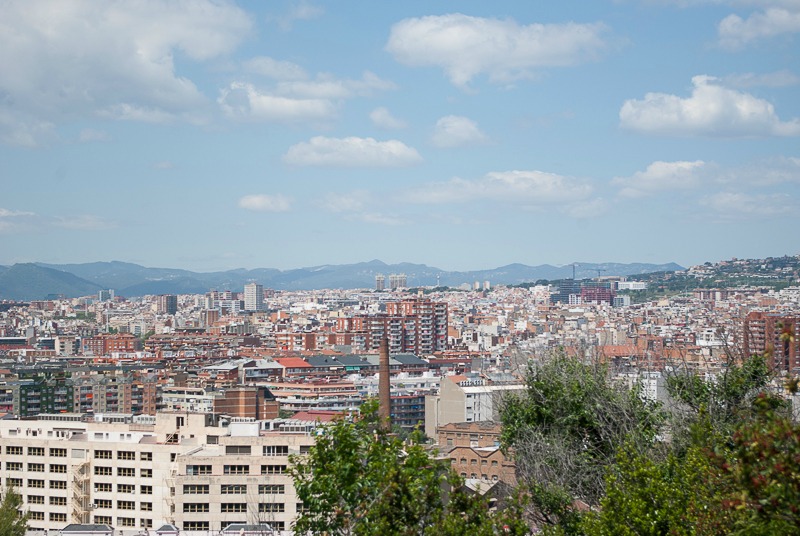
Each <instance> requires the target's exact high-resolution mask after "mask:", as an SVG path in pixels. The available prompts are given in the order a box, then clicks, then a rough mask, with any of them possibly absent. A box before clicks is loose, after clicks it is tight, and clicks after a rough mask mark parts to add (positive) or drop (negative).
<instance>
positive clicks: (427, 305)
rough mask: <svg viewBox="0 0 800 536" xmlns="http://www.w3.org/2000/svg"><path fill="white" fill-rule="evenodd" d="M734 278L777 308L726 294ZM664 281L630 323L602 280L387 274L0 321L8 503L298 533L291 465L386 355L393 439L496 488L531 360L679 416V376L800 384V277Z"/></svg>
mask: <svg viewBox="0 0 800 536" xmlns="http://www.w3.org/2000/svg"><path fill="white" fill-rule="evenodd" d="M726 273H727V274H737V276H742V275H748V274H749V275H750V276H751V277H756V276H757V275H758V276H760V277H761V278H763V279H764V280H770V279H771V280H772V281H773V286H772V287H770V286H768V285H758V286H753V285H751V286H745V285H739V286H726V285H725V283H724V280H723V279H718V278H720V277H721V276H723V275H724V274H726ZM671 275H672V276H674V277H677V276H680V275H683V276H686V277H692V278H695V279H696V280H697V281H698V284H697V288H694V289H693V290H690V291H688V292H680V293H678V294H674V295H669V294H668V293H665V294H664V295H663V296H661V297H660V298H656V299H653V300H650V301H644V302H639V300H638V299H637V294H641V293H644V292H646V291H647V290H648V288H647V287H648V283H647V282H644V281H635V280H629V279H628V278H627V277H624V276H613V275H611V276H608V275H605V274H603V273H602V272H601V273H600V274H598V276H596V277H594V278H591V279H583V280H579V279H566V280H563V281H561V282H559V283H558V284H553V285H551V284H534V283H531V284H528V285H518V286H505V285H497V286H495V285H493V284H492V282H491V281H475V282H473V283H470V284H465V285H463V288H443V287H427V288H417V289H409V288H408V287H407V279H406V275H405V274H379V275H377V276H375V280H374V285H373V287H372V288H365V289H351V290H314V291H276V290H274V289H269V288H265V287H264V286H263V285H261V284H259V283H257V282H252V283H248V284H245V285H244V287H243V288H242V289H236V290H212V291H209V292H206V293H204V294H181V295H175V294H164V295H147V296H142V297H129V298H128V297H123V296H118V295H116V293H115V290H114V289H104V290H101V291H99V292H98V293H97V294H96V295H91V296H83V297H78V298H60V299H47V300H32V301H29V302H14V301H4V302H0V310H2V313H0V355H1V356H2V363H3V365H2V380H0V412H3V413H5V414H6V418H5V419H0V449H2V452H3V454H4V456H3V460H4V462H3V463H4V471H5V472H4V475H5V476H4V482H3V484H6V485H13V486H15V487H16V488H17V489H19V490H20V493H22V495H23V497H24V501H25V506H26V508H27V510H28V513H29V526H30V528H31V529H32V530H60V529H62V528H64V526H66V525H67V524H69V523H85V524H99V525H109V526H113V527H116V528H117V529H119V530H122V531H126V530H127V531H137V530H142V529H145V530H155V529H159V530H161V531H162V532H163V531H165V530H173V529H169V528H167V529H165V528H164V527H165V526H166V527H180V528H181V530H182V531H184V532H188V533H192V532H193V531H200V532H204V533H208V532H213V533H216V532H219V531H222V530H223V529H225V528H226V527H228V526H229V525H236V526H238V525H241V524H244V525H247V526H250V525H258V524H260V523H263V522H266V521H268V524H269V526H270V527H271V529H272V530H275V531H284V530H289V529H290V528H291V527H292V524H293V522H294V521H295V519H296V516H297V515H299V513H300V512H301V506H300V501H299V500H298V498H297V496H296V494H295V491H294V487H293V481H292V478H291V476H290V475H289V474H288V465H289V463H290V462H289V460H290V456H292V455H302V454H304V453H307V452H308V449H309V448H311V446H312V445H313V444H314V438H315V433H316V432H315V430H317V429H318V428H319V427H321V426H325V424H327V423H330V422H331V420H332V419H336V418H337V416H338V415H347V414H351V413H353V412H355V411H358V409H359V407H360V406H361V405H362V404H363V403H364V402H365V401H366V400H369V399H370V398H376V397H377V396H378V394H379V376H380V374H379V368H380V359H379V349H380V346H381V343H382V341H386V342H387V348H388V356H389V357H388V358H387V361H388V367H387V369H388V371H389V378H388V380H389V386H390V387H389V389H390V419H391V423H392V426H393V427H394V428H395V429H396V430H398V432H400V433H410V432H412V431H413V430H415V429H420V430H424V432H425V434H426V436H427V437H429V438H431V441H432V444H433V445H435V446H436V448H437V449H438V452H440V454H439V456H441V457H443V458H444V459H447V460H449V461H450V462H451V467H452V468H453V470H455V471H456V472H457V473H458V474H459V475H460V476H461V477H463V478H465V479H467V481H469V482H476V483H477V485H478V486H480V485H483V486H488V487H492V486H497V485H498V483H502V484H505V485H514V484H515V483H516V476H515V469H514V461H513V459H510V458H509V457H508V456H507V455H506V453H505V452H504V451H503V450H501V449H500V448H499V438H500V433H501V430H500V427H499V424H498V421H499V407H500V400H501V399H502V397H503V396H504V395H506V394H507V393H519V392H522V391H523V390H524V389H525V383H524V382H525V373H526V371H527V366H528V362H529V360H531V359H535V358H536V357H537V356H539V357H541V356H545V355H547V354H548V353H549V352H553V351H556V350H558V349H561V350H563V351H564V352H566V354H567V355H570V356H574V358H575V359H579V358H581V359H582V358H585V357H591V359H594V360H597V361H598V362H602V363H605V364H607V365H608V366H609V367H610V370H611V371H612V374H613V375H614V377H616V378H618V379H619V380H621V381H623V382H626V383H627V384H630V385H634V384H636V383H637V382H641V383H642V385H644V391H643V392H644V394H645V396H646V397H648V398H650V399H652V400H653V401H664V400H666V399H668V398H669V395H668V393H667V390H666V381H667V377H668V371H669V370H670V369H671V368H672V367H677V366H680V367H685V368H687V369H688V370H690V371H691V373H692V374H697V375H699V376H701V377H704V376H713V375H715V374H719V373H720V371H721V370H722V369H723V368H724V367H726V366H728V363H729V361H728V360H729V359H730V358H731V355H732V353H731V352H732V351H735V352H740V353H741V355H750V354H758V353H764V352H766V351H767V350H770V349H771V350H770V351H771V354H770V355H771V359H772V361H771V363H770V366H771V367H772V369H773V370H776V371H780V372H782V373H783V374H789V375H796V374H797V373H798V372H800V352H798V341H800V339H798V338H795V339H793V340H792V342H791V343H788V344H784V343H782V342H781V333H783V332H785V330H787V329H788V330H790V331H791V332H792V333H794V334H797V331H798V329H800V328H799V327H798V326H800V255H798V256H793V257H788V256H787V257H781V258H774V259H773V258H770V259H761V260H759V259H751V260H738V259H733V260H730V261H725V262H721V263H716V264H710V263H709V264H705V265H698V266H693V267H690V268H688V269H686V270H684V271H683V272H679V273H673V274H671ZM708 278H712V279H711V280H713V281H716V282H717V284H720V285H722V286H721V287H719V288H708V287H707V286H705V285H704V284H703V282H704V281H707V280H708ZM715 278H716V279H715ZM734 284H735V281H734ZM53 473H55V474H53ZM198 495H201V497H198ZM199 499H200V502H198V500H199Z"/></svg>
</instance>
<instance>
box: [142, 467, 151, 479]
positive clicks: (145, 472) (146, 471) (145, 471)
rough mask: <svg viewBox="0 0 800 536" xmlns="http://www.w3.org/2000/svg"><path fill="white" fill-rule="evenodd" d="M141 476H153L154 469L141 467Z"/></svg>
mask: <svg viewBox="0 0 800 536" xmlns="http://www.w3.org/2000/svg"><path fill="white" fill-rule="evenodd" d="M139 476H141V477H142V478H153V470H152V469H139Z"/></svg>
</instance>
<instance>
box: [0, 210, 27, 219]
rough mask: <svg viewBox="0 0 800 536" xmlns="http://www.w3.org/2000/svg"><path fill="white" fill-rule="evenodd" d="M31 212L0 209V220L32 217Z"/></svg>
mask: <svg viewBox="0 0 800 536" xmlns="http://www.w3.org/2000/svg"><path fill="white" fill-rule="evenodd" d="M34 215H35V214H34V213H33V212H27V211H24V210H10V209H7V208H0V218H16V217H19V216H34Z"/></svg>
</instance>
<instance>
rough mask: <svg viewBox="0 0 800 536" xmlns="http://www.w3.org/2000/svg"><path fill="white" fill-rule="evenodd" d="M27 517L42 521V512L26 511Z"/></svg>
mask: <svg viewBox="0 0 800 536" xmlns="http://www.w3.org/2000/svg"><path fill="white" fill-rule="evenodd" d="M28 519H29V520H31V521H44V512H28Z"/></svg>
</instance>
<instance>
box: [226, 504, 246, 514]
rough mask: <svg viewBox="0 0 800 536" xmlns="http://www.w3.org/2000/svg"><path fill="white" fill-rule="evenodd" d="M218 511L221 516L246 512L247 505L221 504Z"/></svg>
mask: <svg viewBox="0 0 800 536" xmlns="http://www.w3.org/2000/svg"><path fill="white" fill-rule="evenodd" d="M220 511H221V512H222V513H223V514H233V513H243V512H247V503H222V508H221V509H220Z"/></svg>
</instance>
